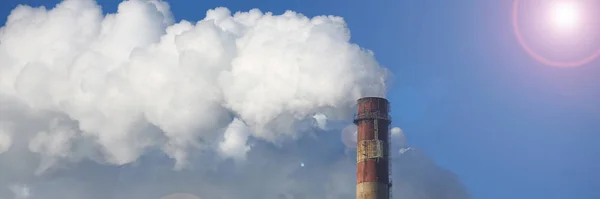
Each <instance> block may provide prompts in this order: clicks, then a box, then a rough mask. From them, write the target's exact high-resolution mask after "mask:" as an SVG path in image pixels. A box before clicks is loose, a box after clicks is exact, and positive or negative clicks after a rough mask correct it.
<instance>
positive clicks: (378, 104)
mask: <svg viewBox="0 0 600 199" xmlns="http://www.w3.org/2000/svg"><path fill="white" fill-rule="evenodd" d="M388 112H389V102H388V100H387V99H385V98H381V97H365V98H361V99H359V100H358V112H357V114H356V115H355V116H354V124H355V125H356V126H357V129H358V132H357V138H356V141H357V150H356V199H389V198H390V195H391V194H390V190H391V181H390V175H389V174H390V172H389V168H390V161H389V147H390V144H389V141H390V135H389V126H390V123H391V118H390V117H389V115H388Z"/></svg>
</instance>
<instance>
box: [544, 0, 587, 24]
mask: <svg viewBox="0 0 600 199" xmlns="http://www.w3.org/2000/svg"><path fill="white" fill-rule="evenodd" d="M549 14H550V20H551V23H552V24H553V26H554V27H555V28H556V29H559V30H573V29H575V28H577V27H578V25H579V23H580V21H581V8H580V7H579V5H578V4H577V2H576V1H572V0H559V1H557V2H555V3H553V4H552V5H551V7H550V12H549Z"/></svg>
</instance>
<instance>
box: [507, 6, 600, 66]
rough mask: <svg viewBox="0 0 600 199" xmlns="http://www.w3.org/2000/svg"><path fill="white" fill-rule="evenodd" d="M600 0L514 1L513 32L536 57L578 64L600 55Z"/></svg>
mask: <svg viewBox="0 0 600 199" xmlns="http://www.w3.org/2000/svg"><path fill="white" fill-rule="evenodd" d="M599 13H600V1H597V0H514V3H513V16H512V23H513V31H514V33H515V35H516V38H517V40H518V42H519V44H520V45H521V46H522V47H523V49H524V50H525V51H526V52H527V53H528V54H529V55H530V56H531V57H533V58H534V59H535V60H537V61H539V62H541V63H543V64H545V65H549V66H557V67H576V66H582V65H586V64H588V63H590V62H592V61H594V60H595V59H596V58H598V57H599V56H600V15H599Z"/></svg>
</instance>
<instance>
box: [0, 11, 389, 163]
mask: <svg viewBox="0 0 600 199" xmlns="http://www.w3.org/2000/svg"><path fill="white" fill-rule="evenodd" d="M349 39H350V33H349V30H348V29H347V27H346V24H345V22H344V20H343V19H342V18H340V17H335V16H317V17H313V18H308V17H306V16H303V15H301V14H298V13H295V12H292V11H288V12H285V13H284V14H282V15H273V14H272V13H263V12H261V11H259V10H251V11H249V12H238V13H235V14H232V13H231V12H230V11H229V10H227V9H226V8H217V9H214V10H209V11H208V12H207V13H206V18H205V19H203V20H201V21H198V22H195V23H192V22H188V21H181V22H178V23H174V20H173V17H172V14H171V13H170V11H169V5H168V4H167V3H165V2H162V1H159V0H130V1H124V2H122V3H120V5H119V7H118V11H117V13H113V14H107V15H103V14H102V10H101V7H100V6H99V5H97V3H96V2H95V1H93V0H65V1H63V2H61V3H60V4H58V5H57V6H56V7H55V8H52V9H46V8H44V7H40V8H33V7H29V6H19V7H17V8H15V9H14V10H13V11H12V12H11V14H10V16H9V17H8V20H7V22H6V25H5V26H4V27H2V29H0V100H1V102H2V106H7V107H8V106H10V108H8V109H5V108H2V109H0V111H2V112H0V115H2V117H0V123H2V124H3V123H11V124H14V125H15V128H16V129H20V130H21V132H20V135H19V136H20V138H19V139H18V140H19V142H20V143H17V140H13V139H11V138H14V137H15V135H13V134H11V133H8V132H7V131H6V130H0V153H1V152H4V151H7V150H10V147H11V146H13V147H14V146H15V145H16V144H21V145H25V146H28V147H27V148H28V149H29V150H30V151H31V152H33V153H37V154H39V155H40V157H41V159H42V161H41V163H40V166H39V168H38V173H43V171H45V170H47V169H49V168H52V167H53V166H54V165H56V164H57V163H60V162H79V161H82V160H85V159H90V160H94V161H96V162H101V163H108V164H117V165H123V164H128V163H133V162H135V161H136V160H137V159H138V158H139V157H140V156H142V155H143V154H145V153H146V152H147V151H149V150H156V149H158V150H161V151H162V152H163V153H165V154H167V155H168V156H169V157H170V158H172V159H174V160H175V162H176V163H175V167H176V168H184V167H185V166H186V165H187V163H188V158H189V157H190V153H191V151H196V152H201V151H220V154H223V155H225V156H226V157H231V158H235V159H240V158H241V159H243V158H244V156H245V154H246V152H248V150H251V147H250V145H249V143H247V142H249V140H252V139H257V140H264V141H267V142H273V143H277V142H281V141H282V140H286V139H297V138H298V137H301V136H302V134H301V133H299V132H298V131H297V129H298V128H299V127H300V126H302V125H303V124H305V122H303V121H307V120H314V119H313V115H315V114H324V115H325V116H326V117H327V118H331V119H347V118H345V117H346V116H347V115H350V116H351V111H352V106H353V105H354V103H355V101H356V99H358V98H360V97H362V96H383V95H384V93H385V86H386V85H385V83H386V76H387V71H386V70H385V69H384V68H382V67H380V66H379V65H378V63H377V62H376V60H375V58H374V56H373V53H371V52H370V51H368V50H364V49H361V48H360V47H359V46H357V45H356V44H352V43H350V42H349ZM15 107H21V108H20V110H19V111H14V109H16V108H15ZM15 112H24V113H18V114H15ZM31 121H38V123H37V124H36V125H35V126H31V125H32V124H31ZM3 129H4V128H3ZM250 138H252V139H250ZM219 143H220V144H219ZM22 148H23V147H19V149H22ZM15 150H16V149H15Z"/></svg>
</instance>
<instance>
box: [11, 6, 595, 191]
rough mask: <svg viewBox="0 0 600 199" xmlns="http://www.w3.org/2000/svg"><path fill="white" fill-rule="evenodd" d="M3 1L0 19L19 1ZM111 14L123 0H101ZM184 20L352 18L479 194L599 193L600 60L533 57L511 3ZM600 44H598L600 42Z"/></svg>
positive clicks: (397, 94) (412, 135)
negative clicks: (574, 63) (566, 64)
mask: <svg viewBox="0 0 600 199" xmlns="http://www.w3.org/2000/svg"><path fill="white" fill-rule="evenodd" d="M41 2H43V3H44V4H46V5H54V4H55V3H56V2H58V1H50V0H47V1H41V0H27V1H17V0H3V1H2V2H0V5H1V6H0V21H2V23H3V22H4V21H5V20H6V19H5V17H6V16H8V14H9V11H10V10H11V9H12V8H13V7H14V6H15V5H16V4H19V3H22V4H29V5H42V4H41ZM98 2H99V3H100V4H101V5H102V6H103V7H104V11H105V12H114V11H115V10H116V5H117V4H116V3H117V1H109V0H99V1H98ZM170 5H171V9H172V12H173V13H174V15H175V17H176V19H177V20H178V21H179V20H183V19H185V20H189V21H196V20H199V19H202V18H204V15H205V12H206V10H207V9H212V8H215V7H218V6H224V7H227V8H229V9H230V10H232V11H238V10H242V11H247V10H249V9H252V8H259V9H261V10H262V11H272V12H274V13H277V14H278V13H282V12H283V11H285V10H294V11H296V12H300V13H303V14H305V15H308V16H315V15H338V16H342V17H344V18H345V20H346V22H347V23H348V26H349V29H350V30H351V33H352V41H353V42H355V43H357V44H359V45H360V46H362V47H364V48H367V49H370V50H373V51H374V52H375V55H376V57H377V59H378V61H379V62H380V64H381V65H383V66H385V67H387V68H389V69H390V70H391V71H392V72H393V73H394V76H395V77H394V81H393V84H392V85H391V87H390V91H389V93H388V98H389V100H390V101H391V103H392V107H393V110H392V111H393V112H392V117H393V118H394V121H393V125H394V126H400V127H402V128H403V129H404V131H405V133H406V134H407V136H408V142H409V143H410V145H413V146H416V147H419V148H421V149H422V150H424V151H425V152H426V153H427V154H428V155H430V156H431V157H432V158H433V159H434V160H435V161H436V162H437V163H438V164H439V165H441V166H442V167H444V168H446V169H448V170H451V171H453V172H454V173H456V174H457V175H458V176H459V177H460V179H461V180H462V181H463V183H464V184H465V185H466V187H467V189H468V190H469V192H470V194H471V195H472V196H473V198H477V199H500V198H530V199H537V198H539V199H542V198H543V199H567V198H572V199H597V198H600V189H598V187H600V172H599V171H600V156H598V155H597V153H598V151H600V145H598V144H597V141H598V140H600V131H599V130H598V129H600V88H599V87H598V86H599V85H600V79H599V78H598V77H599V76H600V60H596V61H594V62H592V63H589V64H587V65H585V66H581V67H576V68H555V67H549V66H545V65H543V64H540V63H538V62H536V61H535V60H534V59H532V58H530V57H529V56H528V55H527V53H526V52H525V51H524V50H523V49H522V48H521V47H520V45H519V44H518V42H517V41H516V39H515V37H514V35H513V32H512V27H511V21H510V17H511V6H512V2H511V1H506V0H505V1H500V0H494V1H473V0H453V1H433V0H428V1H417V0H407V1H374V2H368V1H357V0H347V1H342V0H335V1H316V0H303V1H300V0H298V1H274V0H273V1H242V0H226V1H216V0H206V1H192V0H177V1H171V2H170ZM598 46H599V47H600V44H598Z"/></svg>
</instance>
